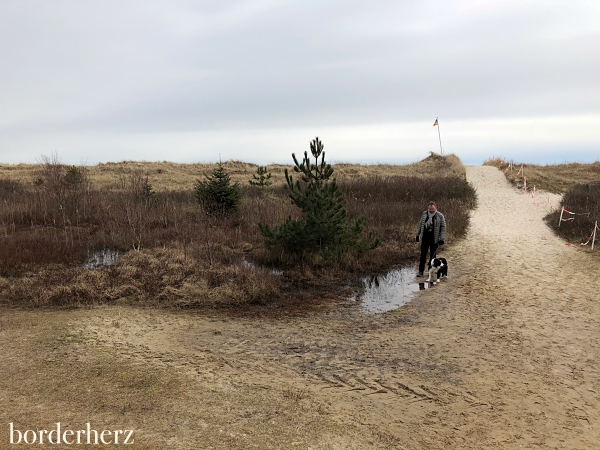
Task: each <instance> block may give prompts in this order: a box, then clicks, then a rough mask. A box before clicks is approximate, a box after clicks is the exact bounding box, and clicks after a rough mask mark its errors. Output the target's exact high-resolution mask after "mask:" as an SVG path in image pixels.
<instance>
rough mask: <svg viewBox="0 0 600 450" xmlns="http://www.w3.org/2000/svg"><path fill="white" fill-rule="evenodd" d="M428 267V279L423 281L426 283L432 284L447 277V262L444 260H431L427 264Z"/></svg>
mask: <svg viewBox="0 0 600 450" xmlns="http://www.w3.org/2000/svg"><path fill="white" fill-rule="evenodd" d="M429 267H430V268H429V278H427V279H426V280H425V281H426V282H428V283H433V282H434V281H440V279H441V278H443V277H448V262H447V261H446V258H433V259H432V260H431V262H430V263H429ZM436 275H437V277H436Z"/></svg>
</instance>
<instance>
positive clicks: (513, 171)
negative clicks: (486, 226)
mask: <svg viewBox="0 0 600 450" xmlns="http://www.w3.org/2000/svg"><path fill="white" fill-rule="evenodd" d="M484 165H488V166H494V167H498V169H500V170H501V171H502V172H504V173H505V176H506V179H507V180H508V181H510V182H511V183H512V184H514V185H515V186H518V187H522V186H523V177H522V175H519V176H518V177H517V176H516V175H517V174H518V172H519V169H520V168H521V163H520V162H518V163H517V162H513V161H506V160H505V159H503V158H494V159H488V160H487V161H485V162H484ZM523 173H524V174H525V177H526V178H527V186H529V187H530V188H533V187H534V186H535V187H536V189H542V190H544V191H546V192H551V193H553V194H562V193H564V192H566V191H567V190H569V189H570V188H571V187H573V186H575V185H576V184H580V183H589V182H593V181H600V161H596V162H595V163H592V164H581V163H568V164H548V165H538V164H523Z"/></svg>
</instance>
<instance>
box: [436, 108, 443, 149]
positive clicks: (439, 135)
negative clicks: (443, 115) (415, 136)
mask: <svg viewBox="0 0 600 450" xmlns="http://www.w3.org/2000/svg"><path fill="white" fill-rule="evenodd" d="M435 123H437V127H438V137H439V138H440V155H443V154H444V150H442V135H441V134H440V122H439V121H438V118H437V117H436V118H435Z"/></svg>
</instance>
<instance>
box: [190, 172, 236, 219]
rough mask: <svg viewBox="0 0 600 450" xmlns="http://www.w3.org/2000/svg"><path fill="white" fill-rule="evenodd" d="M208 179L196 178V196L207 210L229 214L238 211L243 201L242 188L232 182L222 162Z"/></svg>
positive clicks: (215, 213)
mask: <svg viewBox="0 0 600 450" xmlns="http://www.w3.org/2000/svg"><path fill="white" fill-rule="evenodd" d="M205 176H206V181H200V180H196V183H195V184H194V196H195V197H196V199H197V200H198V202H199V203H200V204H201V205H202V207H203V208H204V209H205V211H206V212H208V213H209V214H213V215H228V214H230V213H232V212H234V211H236V210H237V209H238V207H239V205H240V203H241V201H242V190H241V189H240V186H239V185H238V183H234V184H231V177H230V176H229V174H228V173H227V172H226V171H225V168H224V167H223V164H221V163H220V162H219V163H218V164H217V167H216V168H215V169H214V170H213V171H212V174H211V175H205Z"/></svg>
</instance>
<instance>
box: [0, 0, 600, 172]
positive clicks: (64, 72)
mask: <svg viewBox="0 0 600 450" xmlns="http://www.w3.org/2000/svg"><path fill="white" fill-rule="evenodd" d="M599 24H600V1H598V0H564V1H553V0H535V1H528V0H498V1H496V0H478V1H476V0H462V1H456V0H443V1H442V0H419V1H416V0H414V1H402V0H395V1H377V0H369V1H352V0H346V1H328V0H319V1H313V0H302V1H285V0H277V1H271V0H248V1H230V0H220V1H214V0H212V1H183V0H179V1H176V0H169V1H166V0H165V1H151V0H143V1H135V0H118V1H112V0H35V1H34V0H1V1H0V162H5V163H18V162H35V161H36V160H37V159H39V157H40V156H41V155H42V154H50V153H51V152H53V151H56V152H57V153H58V155H59V156H60V158H61V159H62V160H63V161H64V162H68V163H79V162H81V161H87V162H88V163H90V164H95V163H97V162H101V161H121V160H139V159H145V160H171V161H178V162H198V161H200V162H202V161H216V160H218V158H219V154H220V156H221V158H222V159H223V160H228V159H240V160H245V161H251V162H257V163H268V162H291V157H290V154H291V153H292V152H298V153H300V152H303V151H304V150H308V148H309V142H310V140H311V139H313V138H314V137H315V136H319V137H320V138H321V139H322V140H323V142H324V144H325V150H326V152H327V155H328V159H329V160H330V161H352V162H364V163H371V162H391V163H402V162H410V161H415V160H418V159H421V158H423V157H425V156H427V154H428V152H429V151H438V152H439V150H440V149H439V141H438V132H437V129H436V128H435V127H433V126H432V125H433V122H434V121H435V119H436V117H439V123H440V131H441V138H442V145H443V147H444V151H445V152H453V153H456V154H457V155H458V156H460V157H461V158H462V159H463V161H465V162H466V163H480V162H482V161H483V160H484V159H486V158H488V157H491V156H505V157H508V158H514V159H516V160H520V161H522V160H525V161H526V162H541V163H551V162H564V161H582V162H588V161H595V160H598V159H600V25H599Z"/></svg>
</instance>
